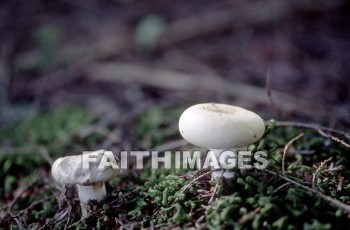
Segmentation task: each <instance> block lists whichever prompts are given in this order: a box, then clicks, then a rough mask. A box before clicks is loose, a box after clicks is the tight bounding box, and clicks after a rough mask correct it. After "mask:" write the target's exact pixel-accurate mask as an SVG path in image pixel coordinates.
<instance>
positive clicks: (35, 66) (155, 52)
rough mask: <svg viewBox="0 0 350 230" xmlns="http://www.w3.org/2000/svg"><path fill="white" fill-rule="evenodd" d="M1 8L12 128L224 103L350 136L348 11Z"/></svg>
mask: <svg viewBox="0 0 350 230" xmlns="http://www.w3.org/2000/svg"><path fill="white" fill-rule="evenodd" d="M0 4H1V5H0V28H1V29H0V34H1V36H0V93H1V94H0V105H1V107H0V108H1V113H0V114H1V116H0V117H1V124H2V127H4V126H5V125H6V124H11V123H13V122H18V121H22V120H23V119H26V118H28V117H31V116H34V115H35V114H37V113H38V111H52V110H55V109H57V108H60V107H62V106H67V105H68V106H79V107H83V108H84V109H87V110H88V111H89V112H91V113H93V114H94V115H97V116H100V117H105V116H107V115H108V116H110V117H113V119H118V118H120V116H121V115H122V114H125V113H126V112H129V111H132V110H133V109H135V108H136V109H137V108H142V107H148V106H153V105H164V104H165V105H172V106H177V105H181V106H187V105H191V104H193V103H198V102H213V101H215V102H221V103H229V104H234V105H238V106H242V107H246V108H248V109H251V110H254V111H255V112H257V113H259V114H260V115H261V116H262V117H263V118H264V119H270V118H276V119H282V120H300V121H309V122H316V123H321V124H323V125H327V126H331V127H349V124H350V116H349V109H350V106H349V99H350V93H349V80H350V78H349V75H350V67H349V63H350V52H349V51H350V24H349V22H350V14H349V10H350V4H349V1H341V0H334V1H326V0H320V1H312V0H294V1H279V0H265V1H241V0H220V1H206V0H194V1H184V0H177V1H161V0H147V1H146V0H145V1H136V0H100V1H97V0H89V1H85V0H73V1H67V0H57V1H48V0H31V1H26V2H23V1H20V0H11V1H1V3H0ZM269 95H270V96H269Z"/></svg>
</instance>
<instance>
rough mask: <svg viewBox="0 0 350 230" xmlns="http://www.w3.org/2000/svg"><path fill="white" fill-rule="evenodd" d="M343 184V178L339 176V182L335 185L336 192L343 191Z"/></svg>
mask: <svg viewBox="0 0 350 230" xmlns="http://www.w3.org/2000/svg"><path fill="white" fill-rule="evenodd" d="M343 183H344V177H343V176H339V182H338V185H337V191H338V192H341V190H342V189H343Z"/></svg>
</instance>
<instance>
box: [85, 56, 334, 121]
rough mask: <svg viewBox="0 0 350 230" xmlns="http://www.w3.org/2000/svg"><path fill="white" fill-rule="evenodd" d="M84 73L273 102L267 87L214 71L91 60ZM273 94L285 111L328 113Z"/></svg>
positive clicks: (105, 79) (92, 77)
mask: <svg viewBox="0 0 350 230" xmlns="http://www.w3.org/2000/svg"><path fill="white" fill-rule="evenodd" d="M85 76H86V78H87V79H88V80H89V81H92V82H96V81H102V82H109V83H119V84H124V85H129V84H139V85H143V86H149V87H155V88H161V89H164V90H169V91H171V90H172V91H180V92H185V93H189V94H191V93H193V91H197V90H199V89H200V90H201V92H205V93H213V94H216V95H223V92H224V94H225V96H228V97H235V98H239V99H241V100H243V101H246V102H253V103H261V104H270V101H269V99H268V98H267V97H266V92H265V89H264V88H261V87H256V86H253V85H249V84H244V83H235V84H232V83H230V82H228V81H226V80H224V79H223V78H220V77H218V76H213V75H199V74H197V75H196V74H188V73H183V72H179V71H172V70H168V69H154V68H150V67H147V66H143V65H134V64H128V63H114V62H107V63H94V64H91V65H90V66H89V68H87V69H86V73H85ZM273 94H274V97H276V98H278V100H279V103H280V105H281V109H282V110H283V111H286V112H290V111H296V112H298V113H300V114H304V115H308V116H310V115H314V114H315V113H317V114H318V115H319V116H320V117H328V116H329V113H328V112H327V111H328V110H327V109H326V108H325V107H324V106H323V105H321V104H317V103H315V102H311V101H307V100H305V99H302V98H298V97H295V96H294V95H290V94H286V93H283V92H279V91H274V92H273ZM300 108H305V109H300Z"/></svg>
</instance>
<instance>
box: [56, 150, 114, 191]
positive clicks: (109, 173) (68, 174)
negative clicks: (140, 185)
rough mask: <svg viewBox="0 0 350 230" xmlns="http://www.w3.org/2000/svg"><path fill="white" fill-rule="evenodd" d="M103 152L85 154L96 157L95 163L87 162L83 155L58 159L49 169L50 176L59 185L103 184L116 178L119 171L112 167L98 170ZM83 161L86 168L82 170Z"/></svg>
mask: <svg viewBox="0 0 350 230" xmlns="http://www.w3.org/2000/svg"><path fill="white" fill-rule="evenodd" d="M103 153H104V150H97V151H94V152H90V153H86V155H91V156H92V155H94V156H96V155H97V157H95V158H97V159H96V163H95V162H91V161H90V162H88V161H87V158H84V157H83V154H81V155H76V156H66V157H61V158H58V159H57V160H56V161H55V162H54V163H53V165H52V167H51V174H52V176H53V177H54V178H55V180H56V181H57V182H58V183H59V184H61V185H74V184H79V185H91V184H93V183H96V182H105V181H108V180H110V179H112V178H114V177H116V176H117V175H118V174H119V172H120V170H119V169H113V168H112V167H104V168H101V169H99V168H98V166H99V163H100V161H101V159H102V156H103ZM83 160H85V161H86V162H85V163H87V165H88V166H89V167H88V168H83V164H82V163H83Z"/></svg>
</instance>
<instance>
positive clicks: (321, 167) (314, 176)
mask: <svg viewBox="0 0 350 230" xmlns="http://www.w3.org/2000/svg"><path fill="white" fill-rule="evenodd" d="M331 160H332V157H330V158H329V159H327V160H325V161H323V162H322V163H321V164H320V166H318V167H317V169H316V171H315V173H314V174H313V175H312V188H313V189H316V180H317V178H318V175H319V174H320V171H321V170H322V169H323V168H324V166H325V165H326V164H327V163H328V162H330V161H331Z"/></svg>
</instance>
